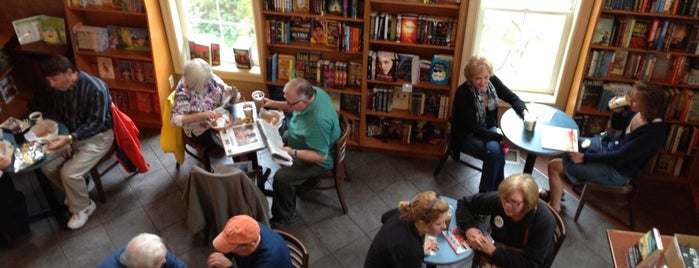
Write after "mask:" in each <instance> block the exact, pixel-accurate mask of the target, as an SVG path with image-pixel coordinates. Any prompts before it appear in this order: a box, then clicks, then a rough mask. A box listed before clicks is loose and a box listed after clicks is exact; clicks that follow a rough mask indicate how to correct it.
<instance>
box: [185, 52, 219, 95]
mask: <svg viewBox="0 0 699 268" xmlns="http://www.w3.org/2000/svg"><path fill="white" fill-rule="evenodd" d="M183 76H184V82H185V86H186V87H187V89H188V90H194V91H202V90H203V89H204V87H205V86H206V84H208V83H209V82H211V80H212V79H213V78H214V74H213V72H211V66H210V65H209V63H207V62H206V61H204V60H202V59H200V58H196V59H193V60H191V61H188V62H187V63H186V64H185V65H184V73H183Z"/></svg>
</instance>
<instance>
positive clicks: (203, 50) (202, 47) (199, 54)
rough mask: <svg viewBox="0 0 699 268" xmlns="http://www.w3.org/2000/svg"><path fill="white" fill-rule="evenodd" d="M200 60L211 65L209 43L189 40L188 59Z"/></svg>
mask: <svg viewBox="0 0 699 268" xmlns="http://www.w3.org/2000/svg"><path fill="white" fill-rule="evenodd" d="M195 58H200V59H202V60H204V61H206V62H208V63H209V64H211V43H208V42H202V41H198V40H189V59H195Z"/></svg>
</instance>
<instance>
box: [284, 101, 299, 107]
mask: <svg viewBox="0 0 699 268" xmlns="http://www.w3.org/2000/svg"><path fill="white" fill-rule="evenodd" d="M302 101H303V100H297V101H295V102H289V101H286V104H287V105H289V107H294V105H296V104H298V103H299V102H302Z"/></svg>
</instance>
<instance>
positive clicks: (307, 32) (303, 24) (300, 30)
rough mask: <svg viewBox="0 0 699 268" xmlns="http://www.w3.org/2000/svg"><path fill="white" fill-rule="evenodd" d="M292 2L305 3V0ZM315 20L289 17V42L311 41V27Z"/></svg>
mask: <svg viewBox="0 0 699 268" xmlns="http://www.w3.org/2000/svg"><path fill="white" fill-rule="evenodd" d="M294 1H307V0H294ZM314 21H315V20H314V19H313V18H308V17H297V16H294V17H291V19H290V20H289V24H290V25H289V26H290V27H289V28H290V30H289V31H290V33H291V41H301V42H310V40H311V27H312V25H313V22H314Z"/></svg>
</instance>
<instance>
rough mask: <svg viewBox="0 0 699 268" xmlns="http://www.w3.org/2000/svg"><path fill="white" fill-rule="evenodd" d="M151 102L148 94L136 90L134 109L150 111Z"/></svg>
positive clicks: (143, 111) (144, 111)
mask: <svg viewBox="0 0 699 268" xmlns="http://www.w3.org/2000/svg"><path fill="white" fill-rule="evenodd" d="M152 105H153V102H152V101H151V99H150V94H148V93H143V92H136V110H137V111H139V112H142V113H150V112H152V111H153V109H152Z"/></svg>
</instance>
